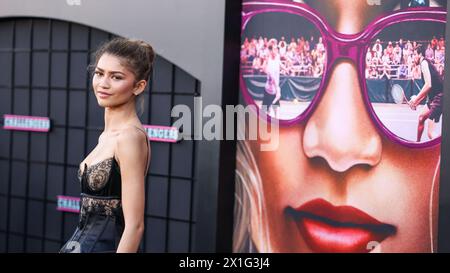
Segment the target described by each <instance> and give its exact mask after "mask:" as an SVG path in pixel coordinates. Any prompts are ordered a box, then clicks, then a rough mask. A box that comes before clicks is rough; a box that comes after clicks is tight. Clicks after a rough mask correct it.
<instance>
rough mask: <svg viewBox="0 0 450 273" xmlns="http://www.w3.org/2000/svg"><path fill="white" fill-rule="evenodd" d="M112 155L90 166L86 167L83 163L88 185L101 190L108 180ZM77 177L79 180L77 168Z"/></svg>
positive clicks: (95, 189)
mask: <svg viewBox="0 0 450 273" xmlns="http://www.w3.org/2000/svg"><path fill="white" fill-rule="evenodd" d="M113 160H114V157H111V158H107V159H105V160H102V161H100V162H98V163H96V164H94V165H92V166H89V167H87V165H86V164H85V167H84V168H85V170H84V171H85V172H86V179H87V183H88V185H89V187H90V188H91V189H92V190H94V191H98V190H101V189H102V188H103V187H104V186H105V185H106V182H108V179H109V175H110V173H111V168H112V163H113ZM79 179H80V181H81V171H80V170H79Z"/></svg>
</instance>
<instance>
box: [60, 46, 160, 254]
mask: <svg viewBox="0 0 450 273" xmlns="http://www.w3.org/2000/svg"><path fill="white" fill-rule="evenodd" d="M153 59H154V51H153V49H152V47H151V46H150V45H149V44H147V43H145V42H143V41H139V40H131V39H125V38H115V39H113V40H111V41H109V42H107V43H105V44H103V45H102V46H101V47H100V48H99V49H98V50H97V52H96V53H95V64H94V65H93V68H94V69H95V70H94V73H93V79H92V84H93V90H94V93H95V96H96V98H97V102H98V104H99V105H100V106H101V107H103V108H105V128H104V131H103V132H102V134H101V135H100V137H99V139H98V144H97V146H96V147H95V148H94V149H93V150H92V151H91V153H90V154H89V155H88V156H87V157H86V158H85V159H84V160H83V161H82V162H81V164H80V168H79V170H78V178H79V180H80V183H81V202H80V207H81V209H80V218H79V223H78V225H77V227H76V230H75V232H74V233H73V235H72V237H71V238H70V239H69V240H68V241H67V242H66V243H65V244H64V246H63V247H62V248H61V250H60V252H62V253H67V252H137V251H138V249H139V245H140V242H141V238H142V234H143V231H144V208H145V182H144V181H145V176H146V174H147V170H148V166H149V163H150V145H149V142H148V137H147V134H146V132H145V131H144V129H143V127H142V124H141V122H140V120H139V118H138V114H137V113H136V105H142V99H143V92H144V90H145V87H146V86H147V83H148V78H149V75H150V71H151V67H152V64H153ZM141 110H142V109H141Z"/></svg>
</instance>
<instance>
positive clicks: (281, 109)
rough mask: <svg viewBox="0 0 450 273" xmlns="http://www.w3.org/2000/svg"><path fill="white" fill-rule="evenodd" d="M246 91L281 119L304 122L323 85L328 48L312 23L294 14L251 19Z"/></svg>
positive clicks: (246, 32) (244, 58) (245, 34)
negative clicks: (303, 119)
mask: <svg viewBox="0 0 450 273" xmlns="http://www.w3.org/2000/svg"><path fill="white" fill-rule="evenodd" d="M241 37H242V40H241V77H242V82H243V83H244V86H242V88H243V89H244V90H242V91H243V92H244V94H246V95H247V98H248V99H249V100H251V103H253V104H255V105H257V106H258V107H259V108H260V109H261V108H262V110H263V111H266V112H267V113H268V114H269V115H270V116H271V117H273V118H277V119H279V120H285V121H288V120H294V119H297V118H299V117H300V116H301V115H302V114H303V113H304V112H305V110H306V109H308V107H309V106H310V104H311V101H312V99H313V98H314V96H315V95H316V93H317V91H318V89H319V86H320V84H321V81H322V74H323V71H324V69H325V62H326V56H327V52H326V48H325V46H324V43H323V41H322V37H321V34H320V31H319V30H318V29H317V27H316V26H315V25H314V24H313V23H312V22H311V21H309V20H308V19H306V18H304V17H302V16H299V15H296V14H290V13H283V12H266V13H261V14H256V15H254V16H252V17H251V18H250V19H249V20H248V21H247V22H246V23H245V27H244V29H243V31H242V36H241Z"/></svg>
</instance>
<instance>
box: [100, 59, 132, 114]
mask: <svg viewBox="0 0 450 273" xmlns="http://www.w3.org/2000/svg"><path fill="white" fill-rule="evenodd" d="M92 86H93V88H94V93H95V96H96V97H97V102H98V104H99V105H100V106H102V107H117V106H120V105H123V104H124V103H127V102H129V101H130V100H131V99H132V98H133V97H134V94H133V90H134V86H135V76H134V74H133V73H132V72H131V71H130V70H129V69H127V68H126V67H125V66H123V65H122V63H121V59H120V58H119V57H116V56H113V55H110V54H103V55H102V56H101V57H100V59H99V61H98V63H97V66H96V67H95V72H94V77H93V79H92Z"/></svg>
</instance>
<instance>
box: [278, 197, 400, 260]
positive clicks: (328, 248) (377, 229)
mask: <svg viewBox="0 0 450 273" xmlns="http://www.w3.org/2000/svg"><path fill="white" fill-rule="evenodd" d="M286 213H287V214H288V215H290V216H292V217H293V218H294V219H295V221H296V223H297V227H298V229H299V231H300V233H301V234H302V237H303V238H304V239H305V241H306V243H307V244H308V246H309V247H310V248H311V249H312V250H313V251H315V252H369V251H371V250H372V248H371V245H372V244H371V242H376V243H381V241H383V240H384V239H386V238H387V237H389V236H391V235H393V234H395V233H396V230H397V229H396V227H395V226H393V225H390V224H385V223H382V222H380V221H378V220H377V219H375V218H373V217H372V216H370V215H368V214H367V213H365V212H363V211H361V210H359V209H357V208H354V207H351V206H333V205H332V204H330V203H329V202H327V201H325V200H324V199H314V200H312V201H309V202H307V203H305V204H303V205H302V206H300V207H298V208H297V209H294V208H292V207H288V208H286Z"/></svg>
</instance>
